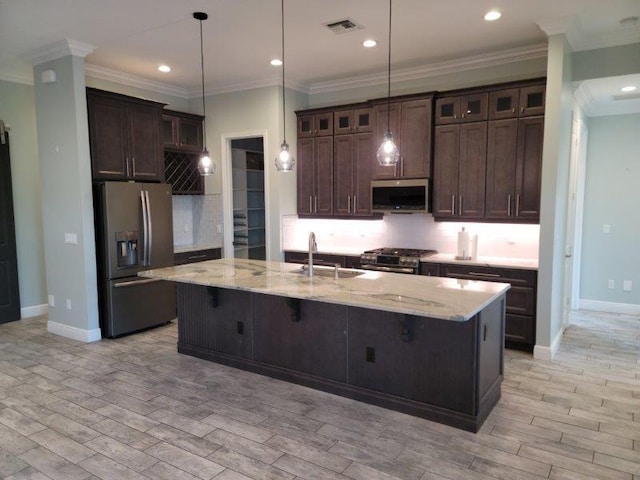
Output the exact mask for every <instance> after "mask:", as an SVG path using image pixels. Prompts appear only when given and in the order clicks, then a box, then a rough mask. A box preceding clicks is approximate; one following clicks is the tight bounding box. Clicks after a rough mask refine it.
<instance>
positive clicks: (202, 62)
mask: <svg viewBox="0 0 640 480" xmlns="http://www.w3.org/2000/svg"><path fill="white" fill-rule="evenodd" d="M200 74H201V80H202V117H203V118H202V130H203V132H202V142H203V145H204V150H205V151H206V150H207V113H206V109H205V102H204V43H203V41H202V20H200Z"/></svg>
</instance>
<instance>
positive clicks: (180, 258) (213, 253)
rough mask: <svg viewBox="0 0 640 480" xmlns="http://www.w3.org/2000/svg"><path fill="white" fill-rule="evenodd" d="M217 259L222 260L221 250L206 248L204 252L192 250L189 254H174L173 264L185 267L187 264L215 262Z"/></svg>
mask: <svg viewBox="0 0 640 480" xmlns="http://www.w3.org/2000/svg"><path fill="white" fill-rule="evenodd" d="M219 258H222V249H220V248H207V249H205V250H192V251H190V252H179V253H174V254H173V263H174V264H175V265H186V264H187V263H196V262H204V261H207V260H217V259H219Z"/></svg>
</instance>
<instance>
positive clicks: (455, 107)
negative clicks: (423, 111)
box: [435, 93, 489, 125]
mask: <svg viewBox="0 0 640 480" xmlns="http://www.w3.org/2000/svg"><path fill="white" fill-rule="evenodd" d="M488 103H489V94H488V93H473V94H469V95H461V96H454V97H443V98H438V99H437V100H436V112H435V124H436V125H447V124H451V123H460V122H477V121H481V120H486V119H487V111H488Z"/></svg>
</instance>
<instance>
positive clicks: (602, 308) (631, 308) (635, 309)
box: [578, 298, 640, 315]
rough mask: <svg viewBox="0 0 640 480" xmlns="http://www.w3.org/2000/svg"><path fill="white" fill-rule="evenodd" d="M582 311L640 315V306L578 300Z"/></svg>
mask: <svg viewBox="0 0 640 480" xmlns="http://www.w3.org/2000/svg"><path fill="white" fill-rule="evenodd" d="M578 307H579V308H580V309H581V310H593V311H596V312H607V313H622V314H625V315H640V305H637V304H633V303H614V302H602V301H600V300H586V299H584V298H581V299H580V300H578Z"/></svg>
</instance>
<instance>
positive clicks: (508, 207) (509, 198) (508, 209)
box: [507, 193, 511, 217]
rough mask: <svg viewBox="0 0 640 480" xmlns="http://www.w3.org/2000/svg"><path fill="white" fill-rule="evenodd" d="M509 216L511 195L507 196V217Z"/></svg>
mask: <svg viewBox="0 0 640 480" xmlns="http://www.w3.org/2000/svg"><path fill="white" fill-rule="evenodd" d="M510 216H511V194H510V193H508V194H507V217H510Z"/></svg>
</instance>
